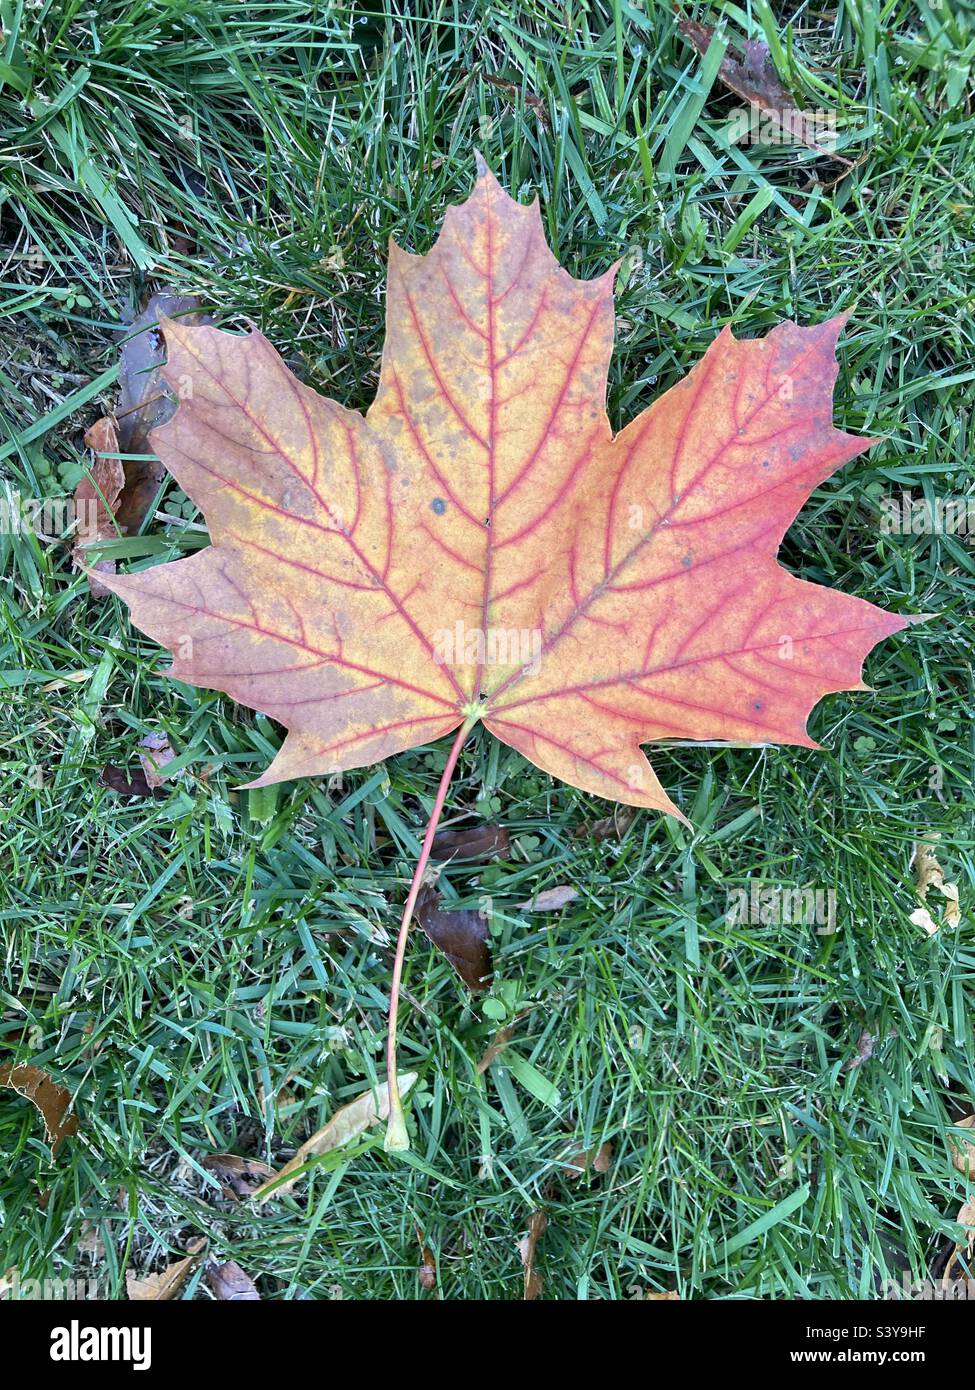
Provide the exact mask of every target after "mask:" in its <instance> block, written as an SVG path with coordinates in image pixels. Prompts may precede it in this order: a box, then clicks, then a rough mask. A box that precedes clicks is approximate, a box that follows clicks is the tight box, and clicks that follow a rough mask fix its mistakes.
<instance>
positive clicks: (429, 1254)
mask: <svg viewBox="0 0 975 1390" xmlns="http://www.w3.org/2000/svg"><path fill="white" fill-rule="evenodd" d="M416 1238H417V1241H418V1243H419V1246H420V1264H419V1268H418V1269H417V1272H416V1277H417V1278H418V1279H419V1281H420V1288H421V1289H426V1290H427V1292H428V1293H430V1292H431V1291H432V1290H433V1289H435V1288H436V1287H437V1262H436V1259H435V1258H434V1254H433V1251H432V1250H431V1249H430V1247H429V1245H425V1244H424V1242H423V1232H422V1231H421V1230H420V1229H419V1228H417V1232H416Z"/></svg>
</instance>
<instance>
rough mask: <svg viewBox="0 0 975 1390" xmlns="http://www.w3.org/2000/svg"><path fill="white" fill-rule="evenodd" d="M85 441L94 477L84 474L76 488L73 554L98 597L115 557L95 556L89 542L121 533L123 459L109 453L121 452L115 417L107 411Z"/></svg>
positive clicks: (112, 570) (103, 594)
mask: <svg viewBox="0 0 975 1390" xmlns="http://www.w3.org/2000/svg"><path fill="white" fill-rule="evenodd" d="M85 444H86V445H87V447H88V448H89V449H91V450H92V452H93V453H94V455H95V461H94V463H93V464H92V466H91V477H88V478H82V480H81V482H80V483H79V484H78V486H77V487H76V488H75V494H74V501H75V508H76V514H77V517H78V528H77V530H76V532H75V540H74V545H73V546H72V548H71V558H72V561H73V563H74V566H75V568H76V569H83V570H87V572H88V587H89V588H90V590H91V592H92V594H94V596H95V597H96V598H104V597H105V595H106V594H107V593H108V589H106V588H105V586H104V585H103V584H102V583H101V582H100V581H99V579H98V575H99V574H114V573H115V561H114V560H94V562H93V557H92V556H90V555H88V554H87V550H88V547H89V546H93V545H97V544H98V542H99V541H107V540H114V539H115V538H116V537H117V536H118V534H119V530H118V526H117V524H116V520H115V513H116V512H117V510H118V506H119V499H120V497H121V495H122V488H123V487H124V486H125V469H124V468H123V466H122V461H121V459H118V458H112V457H109V455H113V454H117V453H118V452H119V442H118V434H117V432H116V428H115V421H114V420H113V419H112V417H111V416H110V415H105V416H103V417H102V419H100V420H96V421H95V423H94V424H93V425H92V426H91V428H90V429H89V430H88V432H87V434H86V435H85Z"/></svg>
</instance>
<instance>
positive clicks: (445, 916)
mask: <svg viewBox="0 0 975 1390" xmlns="http://www.w3.org/2000/svg"><path fill="white" fill-rule="evenodd" d="M442 901H443V899H442V898H441V896H440V894H439V893H438V892H437V891H436V890H435V889H433V888H431V887H430V886H429V885H428V884H427V885H424V887H423V888H421V889H420V892H419V894H418V896H417V900H416V907H415V909H414V916H415V917H416V920H417V922H418V923H419V924H420V926H421V927H422V928H423V930H424V931H425V932H426V934H427V936H428V937H429V938H430V940H431V941H432V942H433V944H434V946H436V948H437V950H438V951H442V952H443V954H444V955H445V956H446V957H447V959H448V960H449V961H450V964H451V965H452V966H453V967H454V969H455V970H456V971H457V974H458V975H459V976H460V978H461V979H462V980H463V981H464V984H465V985H466V986H467V988H468V989H475V990H476V989H487V984H488V978H487V977H488V976H489V975H490V974H491V950H490V944H489V943H490V939H491V933H490V931H489V929H488V924H487V918H486V917H485V916H484V914H483V913H481V912H478V911H477V909H476V908H467V907H464V908H454V909H452V910H451V911H449V912H444V911H443V909H442V908H441V907H440V903H441V902H442Z"/></svg>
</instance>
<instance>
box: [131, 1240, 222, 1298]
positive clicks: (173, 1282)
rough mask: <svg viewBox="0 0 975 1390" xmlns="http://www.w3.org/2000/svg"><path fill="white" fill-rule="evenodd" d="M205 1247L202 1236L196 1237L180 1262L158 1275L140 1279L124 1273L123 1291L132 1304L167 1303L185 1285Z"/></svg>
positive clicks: (176, 1261) (188, 1245) (190, 1242)
mask: <svg viewBox="0 0 975 1390" xmlns="http://www.w3.org/2000/svg"><path fill="white" fill-rule="evenodd" d="M204 1245H206V1241H205V1240H204V1239H203V1237H202V1236H196V1237H195V1238H194V1239H193V1240H191V1241H189V1242H188V1243H187V1246H186V1250H187V1254H186V1257H185V1258H184V1259H182V1260H175V1261H174V1262H173V1263H172V1264H170V1265H167V1266H166V1268H165V1269H163V1270H160V1271H159V1273H158V1274H147V1275H146V1276H145V1277H144V1278H142V1279H140V1278H138V1277H137V1276H136V1275H135V1274H133V1273H132V1271H131V1270H126V1272H125V1291H126V1293H127V1294H128V1297H129V1301H130V1302H132V1303H169V1302H170V1301H171V1300H172V1299H174V1298H175V1297H176V1295H177V1294H178V1293H179V1291H180V1289H181V1288H182V1287H183V1285H184V1284H185V1283H186V1280H187V1277H188V1275H189V1273H190V1270H191V1269H193V1267H194V1265H196V1264H197V1263H198V1260H199V1254H200V1251H201V1250H202V1249H203V1247H204Z"/></svg>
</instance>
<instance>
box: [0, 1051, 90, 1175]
mask: <svg viewBox="0 0 975 1390" xmlns="http://www.w3.org/2000/svg"><path fill="white" fill-rule="evenodd" d="M0 1087H2V1088H5V1089H9V1090H11V1091H16V1092H17V1094H18V1095H21V1096H23V1097H24V1098H25V1099H26V1100H29V1101H30V1102H31V1104H32V1105H34V1106H35V1107H36V1109H37V1110H38V1111H39V1113H40V1115H41V1118H42V1119H43V1121H44V1133H45V1138H46V1139H47V1142H48V1143H49V1144H50V1146H51V1157H52V1158H57V1155H58V1149H60V1147H61V1145H62V1143H63V1142H64V1140H65V1139H66V1138H67V1137H68V1136H69V1135H70V1134H74V1133H76V1132H77V1129H78V1117H77V1115H74V1114H71V1115H69V1114H68V1108H69V1106H70V1104H71V1092H70V1091H69V1090H68V1089H67V1087H66V1086H59V1085H58V1084H57V1083H56V1082H55V1081H52V1080H51V1078H50V1077H49V1076H48V1074H47V1072H46V1071H42V1070H41V1068H40V1067H32V1066H29V1065H26V1064H25V1065H23V1066H5V1067H0Z"/></svg>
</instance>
